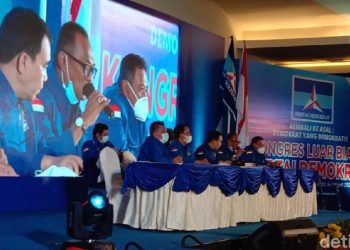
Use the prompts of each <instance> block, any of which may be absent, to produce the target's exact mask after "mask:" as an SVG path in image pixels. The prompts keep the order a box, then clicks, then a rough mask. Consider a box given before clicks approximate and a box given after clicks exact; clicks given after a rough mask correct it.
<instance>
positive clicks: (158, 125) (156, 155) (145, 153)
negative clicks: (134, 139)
mask: <svg viewBox="0 0 350 250" xmlns="http://www.w3.org/2000/svg"><path fill="white" fill-rule="evenodd" d="M150 134H151V135H150V136H149V137H147V139H146V141H145V142H144V143H143V144H142V146H141V150H140V153H139V156H138V158H137V160H138V161H150V162H163V163H182V157H181V156H180V155H178V156H176V157H175V158H174V159H172V158H171V157H170V155H169V152H168V149H167V148H166V147H165V146H164V144H165V143H166V142H167V141H168V138H169V135H168V133H167V131H166V128H165V126H164V123H163V122H160V121H156V122H153V123H152V124H151V127H150Z"/></svg>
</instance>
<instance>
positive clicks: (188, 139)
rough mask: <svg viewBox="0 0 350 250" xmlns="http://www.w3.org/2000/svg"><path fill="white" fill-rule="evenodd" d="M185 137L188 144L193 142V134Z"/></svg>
mask: <svg viewBox="0 0 350 250" xmlns="http://www.w3.org/2000/svg"><path fill="white" fill-rule="evenodd" d="M185 138H186V139H185V142H186V144H190V143H191V142H192V135H189V136H186V137H185Z"/></svg>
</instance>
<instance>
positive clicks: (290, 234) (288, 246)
mask: <svg viewBox="0 0 350 250" xmlns="http://www.w3.org/2000/svg"><path fill="white" fill-rule="evenodd" d="M318 233H319V232H318V229H317V228H316V227H315V225H314V223H313V222H312V221H311V220H310V219H297V220H288V221H276V222H269V223H266V224H265V225H263V226H262V227H260V228H258V229H257V230H256V231H255V232H254V233H253V234H252V235H251V236H250V237H249V243H248V244H249V247H248V249H250V250H295V249H298V250H314V249H316V247H317V243H318Z"/></svg>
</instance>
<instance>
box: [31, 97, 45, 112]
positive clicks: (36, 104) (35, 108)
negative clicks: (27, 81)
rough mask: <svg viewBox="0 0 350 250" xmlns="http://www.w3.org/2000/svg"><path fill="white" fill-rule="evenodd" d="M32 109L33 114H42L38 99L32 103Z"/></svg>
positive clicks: (42, 107) (41, 104)
mask: <svg viewBox="0 0 350 250" xmlns="http://www.w3.org/2000/svg"><path fill="white" fill-rule="evenodd" d="M32 109H33V111H34V112H41V113H43V112H44V105H43V103H42V102H41V100H40V99H39V98H36V99H35V100H33V101H32Z"/></svg>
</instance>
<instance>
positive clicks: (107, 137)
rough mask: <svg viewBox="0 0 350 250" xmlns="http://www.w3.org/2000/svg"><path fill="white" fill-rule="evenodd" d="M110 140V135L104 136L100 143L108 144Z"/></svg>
mask: <svg viewBox="0 0 350 250" xmlns="http://www.w3.org/2000/svg"><path fill="white" fill-rule="evenodd" d="M108 139H109V136H108V135H104V136H103V137H102V140H99V142H101V143H106V142H108Z"/></svg>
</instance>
